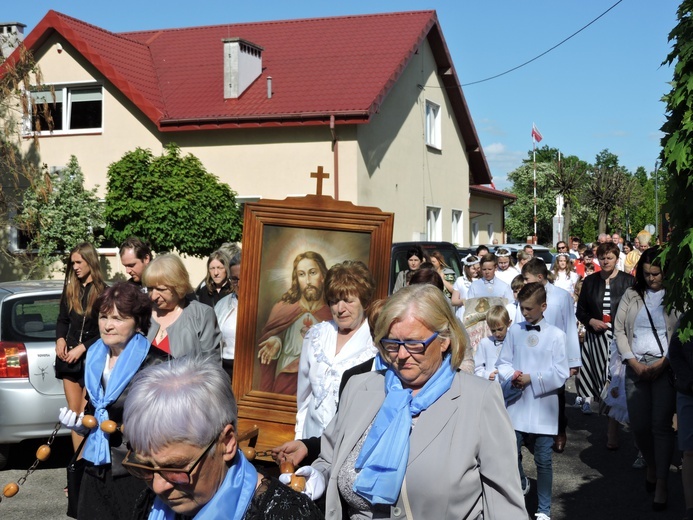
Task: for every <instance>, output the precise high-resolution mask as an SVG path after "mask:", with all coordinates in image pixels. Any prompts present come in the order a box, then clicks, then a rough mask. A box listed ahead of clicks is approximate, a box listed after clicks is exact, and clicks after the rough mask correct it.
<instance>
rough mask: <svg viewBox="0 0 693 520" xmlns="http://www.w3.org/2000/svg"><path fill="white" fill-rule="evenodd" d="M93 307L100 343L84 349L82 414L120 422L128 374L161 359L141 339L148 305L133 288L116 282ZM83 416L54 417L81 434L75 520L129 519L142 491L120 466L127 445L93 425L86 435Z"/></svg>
mask: <svg viewBox="0 0 693 520" xmlns="http://www.w3.org/2000/svg"><path fill="white" fill-rule="evenodd" d="M93 308H94V309H95V312H96V313H98V324H99V332H100V335H101V339H100V340H99V341H97V342H96V343H94V344H93V345H92V346H91V347H90V348H89V350H88V351H87V359H86V365H85V370H84V372H85V373H84V381H85V386H86V389H87V399H88V403H87V406H86V409H85V413H86V414H89V415H93V416H94V417H95V418H96V420H97V422H98V423H99V425H101V424H103V423H104V422H105V421H108V420H111V421H115V422H116V424H120V423H122V418H123V406H124V403H125V397H126V395H127V393H128V388H129V385H130V382H131V381H132V378H133V376H134V375H135V374H136V373H137V372H138V371H139V370H140V369H142V368H143V367H146V366H148V365H151V364H154V363H156V362H158V361H160V360H163V359H165V357H166V356H165V354H164V353H163V352H161V351H159V350H157V349H156V348H154V347H150V345H149V342H148V341H147V339H146V337H145V336H144V335H145V334H146V333H147V330H148V329H149V323H150V319H151V313H152V306H151V302H150V300H149V298H148V297H147V295H146V294H143V293H142V292H141V291H140V289H139V288H138V287H137V286H135V285H133V284H130V283H127V282H120V283H116V284H114V285H113V286H112V287H109V288H107V289H106V290H105V291H104V292H103V293H102V294H101V295H100V296H99V298H98V299H97V300H96V301H95V302H94V307H93ZM83 415H84V414H82V415H80V416H78V417H75V414H74V412H71V411H70V410H65V411H63V412H62V413H61V416H60V420H61V422H63V424H65V425H66V426H68V427H69V428H71V429H73V430H75V431H78V432H79V433H80V434H82V435H87V438H86V442H85V445H84V451H83V452H82V457H83V458H84V459H85V460H86V467H85V469H84V476H83V478H82V485H81V489H80V493H79V507H78V513H77V518H78V519H89V520H92V519H94V518H98V519H99V520H110V519H113V520H120V519H122V520H126V519H127V520H129V519H130V518H132V517H133V513H134V512H135V511H136V510H137V507H138V503H140V502H142V501H143V500H144V499H145V497H146V495H147V489H146V486H145V484H144V483H143V482H142V481H140V480H138V479H136V478H133V477H132V476H130V475H129V473H128V472H127V471H126V470H125V469H124V468H123V466H122V460H123V457H124V456H125V453H126V452H127V449H126V442H127V441H126V439H124V436H123V434H122V432H121V431H118V430H117V431H115V432H113V433H111V434H108V433H106V432H104V431H103V430H102V429H101V428H100V427H99V426H97V427H96V428H94V429H93V430H91V431H90V430H89V429H88V428H86V427H85V426H83V425H82V421H81V418H82V416H83Z"/></svg>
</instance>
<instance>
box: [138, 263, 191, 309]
mask: <svg viewBox="0 0 693 520" xmlns="http://www.w3.org/2000/svg"><path fill="white" fill-rule="evenodd" d="M142 285H144V286H145V287H155V286H157V285H163V286H165V287H168V288H169V289H171V290H172V291H173V292H174V293H175V294H176V296H178V299H179V300H182V299H184V298H185V295H186V294H190V293H191V292H192V291H193V288H192V285H190V275H189V274H188V270H187V269H186V268H185V265H183V261H182V260H181V259H180V258H179V257H178V256H177V255H174V254H172V253H166V254H165V255H161V256H157V257H156V258H155V259H154V260H152V261H151V262H149V264H147V267H146V269H145V270H144V272H143V273H142Z"/></svg>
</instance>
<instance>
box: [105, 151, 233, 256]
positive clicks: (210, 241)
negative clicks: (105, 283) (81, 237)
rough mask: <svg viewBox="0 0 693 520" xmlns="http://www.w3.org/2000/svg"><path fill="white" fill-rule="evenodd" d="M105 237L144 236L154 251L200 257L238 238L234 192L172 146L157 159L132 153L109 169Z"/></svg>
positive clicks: (195, 160)
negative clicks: (175, 252)
mask: <svg viewBox="0 0 693 520" xmlns="http://www.w3.org/2000/svg"><path fill="white" fill-rule="evenodd" d="M107 187H108V192H107V195H106V209H105V217H106V230H105V232H106V237H108V238H109V239H111V240H113V241H115V242H116V243H118V242H121V241H123V240H125V239H126V238H127V237H129V236H131V235H137V236H140V237H144V238H146V239H147V240H149V242H150V243H151V244H152V247H153V248H154V250H156V251H171V250H176V251H178V252H179V253H182V254H186V255H191V256H197V257H203V256H207V255H209V254H210V253H211V252H212V251H214V250H215V249H217V248H218V247H219V246H220V245H221V244H222V243H224V242H235V241H237V240H238V239H239V238H240V236H241V231H242V223H241V215H240V209H239V207H238V204H237V203H236V193H235V192H234V191H233V190H232V189H231V188H230V187H229V186H228V185H227V184H224V183H221V182H219V180H218V179H217V177H216V176H215V175H213V174H211V173H208V172H207V171H206V170H205V168H204V166H203V165H202V163H201V162H200V160H199V159H198V158H197V157H195V156H194V155H191V154H188V155H186V156H184V157H183V156H181V151H180V148H179V147H178V146H177V145H175V144H173V143H171V144H169V145H167V146H166V150H165V151H164V153H163V154H162V155H161V156H159V157H154V156H153V154H152V152H151V151H150V150H143V149H141V148H137V149H136V150H134V151H132V152H128V153H126V154H125V155H124V156H123V157H122V158H121V159H120V160H119V161H117V162H115V163H113V164H111V165H110V166H109V167H108V184H107Z"/></svg>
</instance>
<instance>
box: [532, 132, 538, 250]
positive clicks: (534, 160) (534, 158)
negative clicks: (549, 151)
mask: <svg viewBox="0 0 693 520" xmlns="http://www.w3.org/2000/svg"><path fill="white" fill-rule="evenodd" d="M532 130H534V123H532ZM532 163H533V164H534V235H533V236H532V244H536V243H537V141H536V139H535V138H534V132H532Z"/></svg>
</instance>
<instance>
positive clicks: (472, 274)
mask: <svg viewBox="0 0 693 520" xmlns="http://www.w3.org/2000/svg"><path fill="white" fill-rule="evenodd" d="M462 264H463V265H464V274H463V275H462V276H460V277H458V278H457V280H455V283H454V284H453V286H452V297H451V298H450V300H451V302H452V304H453V305H454V306H455V314H456V315H457V317H458V318H459V319H462V317H463V316H464V300H466V299H467V290H468V289H469V286H470V285H471V284H472V282H473V281H474V280H477V279H478V278H479V273H480V272H481V264H480V263H479V257H477V256H474V255H471V254H470V255H467V256H465V257H464V259H463V260H462Z"/></svg>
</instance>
